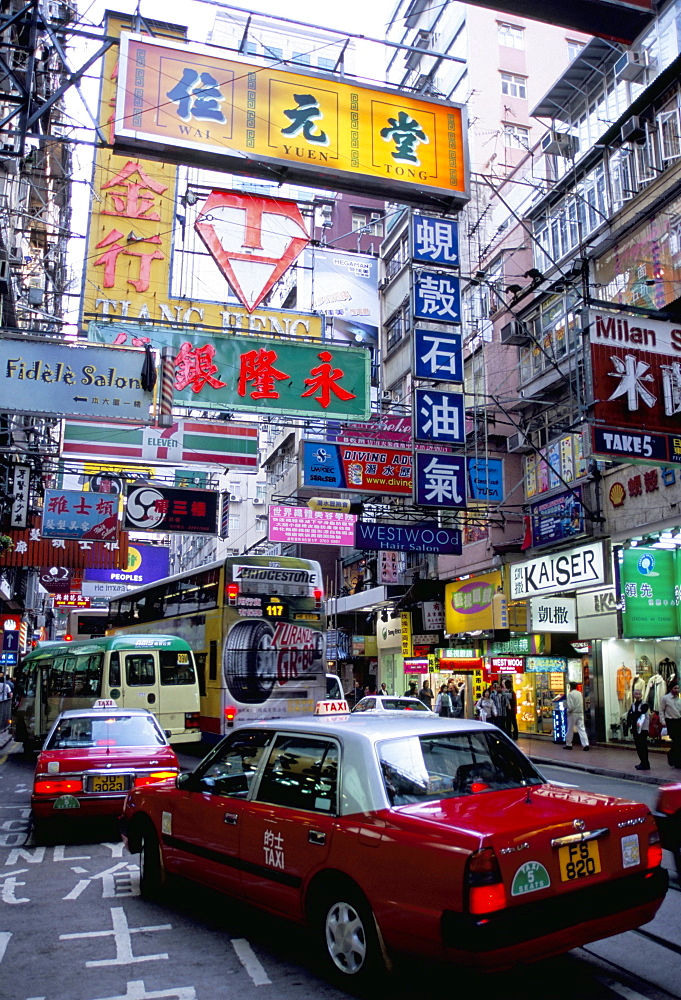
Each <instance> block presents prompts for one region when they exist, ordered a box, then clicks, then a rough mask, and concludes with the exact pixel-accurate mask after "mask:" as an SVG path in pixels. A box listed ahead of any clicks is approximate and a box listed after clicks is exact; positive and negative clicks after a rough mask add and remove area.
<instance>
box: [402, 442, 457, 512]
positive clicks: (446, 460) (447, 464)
mask: <svg viewBox="0 0 681 1000" xmlns="http://www.w3.org/2000/svg"><path fill="white" fill-rule="evenodd" d="M414 503H415V504H416V505H417V506H421V507H452V508H458V509H462V508H464V507H465V506H466V459H465V458H464V456H463V455H432V454H430V453H429V452H422V451H418V452H416V475H415V477H414Z"/></svg>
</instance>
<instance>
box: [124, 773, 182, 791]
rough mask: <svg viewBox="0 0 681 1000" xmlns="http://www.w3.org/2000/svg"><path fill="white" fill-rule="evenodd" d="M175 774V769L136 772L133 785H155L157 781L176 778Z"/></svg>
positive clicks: (137, 786)
mask: <svg viewBox="0 0 681 1000" xmlns="http://www.w3.org/2000/svg"><path fill="white" fill-rule="evenodd" d="M177 774H178V772H177V771H152V772H151V773H150V774H136V775H135V786H134V787H135V788H143V787H144V785H155V784H156V783H157V782H158V781H168V779H169V778H176V777H177Z"/></svg>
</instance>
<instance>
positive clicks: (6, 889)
mask: <svg viewBox="0 0 681 1000" xmlns="http://www.w3.org/2000/svg"><path fill="white" fill-rule="evenodd" d="M20 885H26V883H25V882H20V881H19V880H18V879H16V878H5V880H4V881H3V883H2V889H0V898H1V899H2V901H3V903H10V904H15V905H16V904H17V903H30V902H31V900H30V899H29V898H28V896H19V898H17V896H16V890H17V888H18V887H19V886H20Z"/></svg>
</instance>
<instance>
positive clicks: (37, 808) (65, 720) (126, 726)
mask: <svg viewBox="0 0 681 1000" xmlns="http://www.w3.org/2000/svg"><path fill="white" fill-rule="evenodd" d="M179 771H180V768H179V764H178V761H177V757H176V755H175V751H174V750H173V749H172V748H171V747H170V746H169V744H168V740H167V739H166V736H165V733H164V732H163V730H162V729H161V728H160V726H159V724H158V722H157V721H156V719H155V718H154V716H153V715H152V714H151V713H150V712H147V711H146V709H136V708H135V709H131V708H121V709H119V708H117V707H116V702H115V701H112V700H111V699H108V698H103V699H100V700H99V701H98V702H96V703H95V706H94V707H93V708H88V709H73V710H71V711H67V712H62V713H61V714H60V715H59V716H58V717H57V719H56V720H55V722H54V725H53V726H52V728H51V729H50V731H49V733H48V735H47V738H46V740H45V743H44V745H43V749H42V752H41V753H40V755H39V757H38V763H37V766H36V772H35V778H34V782H33V794H32V796H31V809H32V817H33V828H34V833H36V834H38V836H40V835H42V834H43V833H44V832H45V831H46V828H47V827H49V826H50V824H51V823H53V822H54V821H56V820H58V819H59V820H63V819H69V818H86V817H107V816H108V817H113V818H116V817H118V816H120V815H121V813H122V811H123V804H124V802H125V796H126V795H127V793H128V792H129V791H130V790H131V789H132V788H139V787H140V786H145V785H149V784H152V783H153V782H157V781H164V780H167V779H169V778H175V777H177V775H178V774H179Z"/></svg>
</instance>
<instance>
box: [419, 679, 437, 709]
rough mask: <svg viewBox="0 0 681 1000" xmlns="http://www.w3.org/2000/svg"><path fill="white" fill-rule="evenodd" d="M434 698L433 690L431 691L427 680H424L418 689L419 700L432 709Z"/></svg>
mask: <svg viewBox="0 0 681 1000" xmlns="http://www.w3.org/2000/svg"><path fill="white" fill-rule="evenodd" d="M434 699H435V692H434V691H433V689H432V687H431V686H430V684H429V683H428V681H426V682H425V684H424V685H423V687H422V688H421V690H420V691H419V700H420V701H422V702H423V704H424V705H425V706H426V708H429V709H431V711H432V708H433V701H434Z"/></svg>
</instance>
